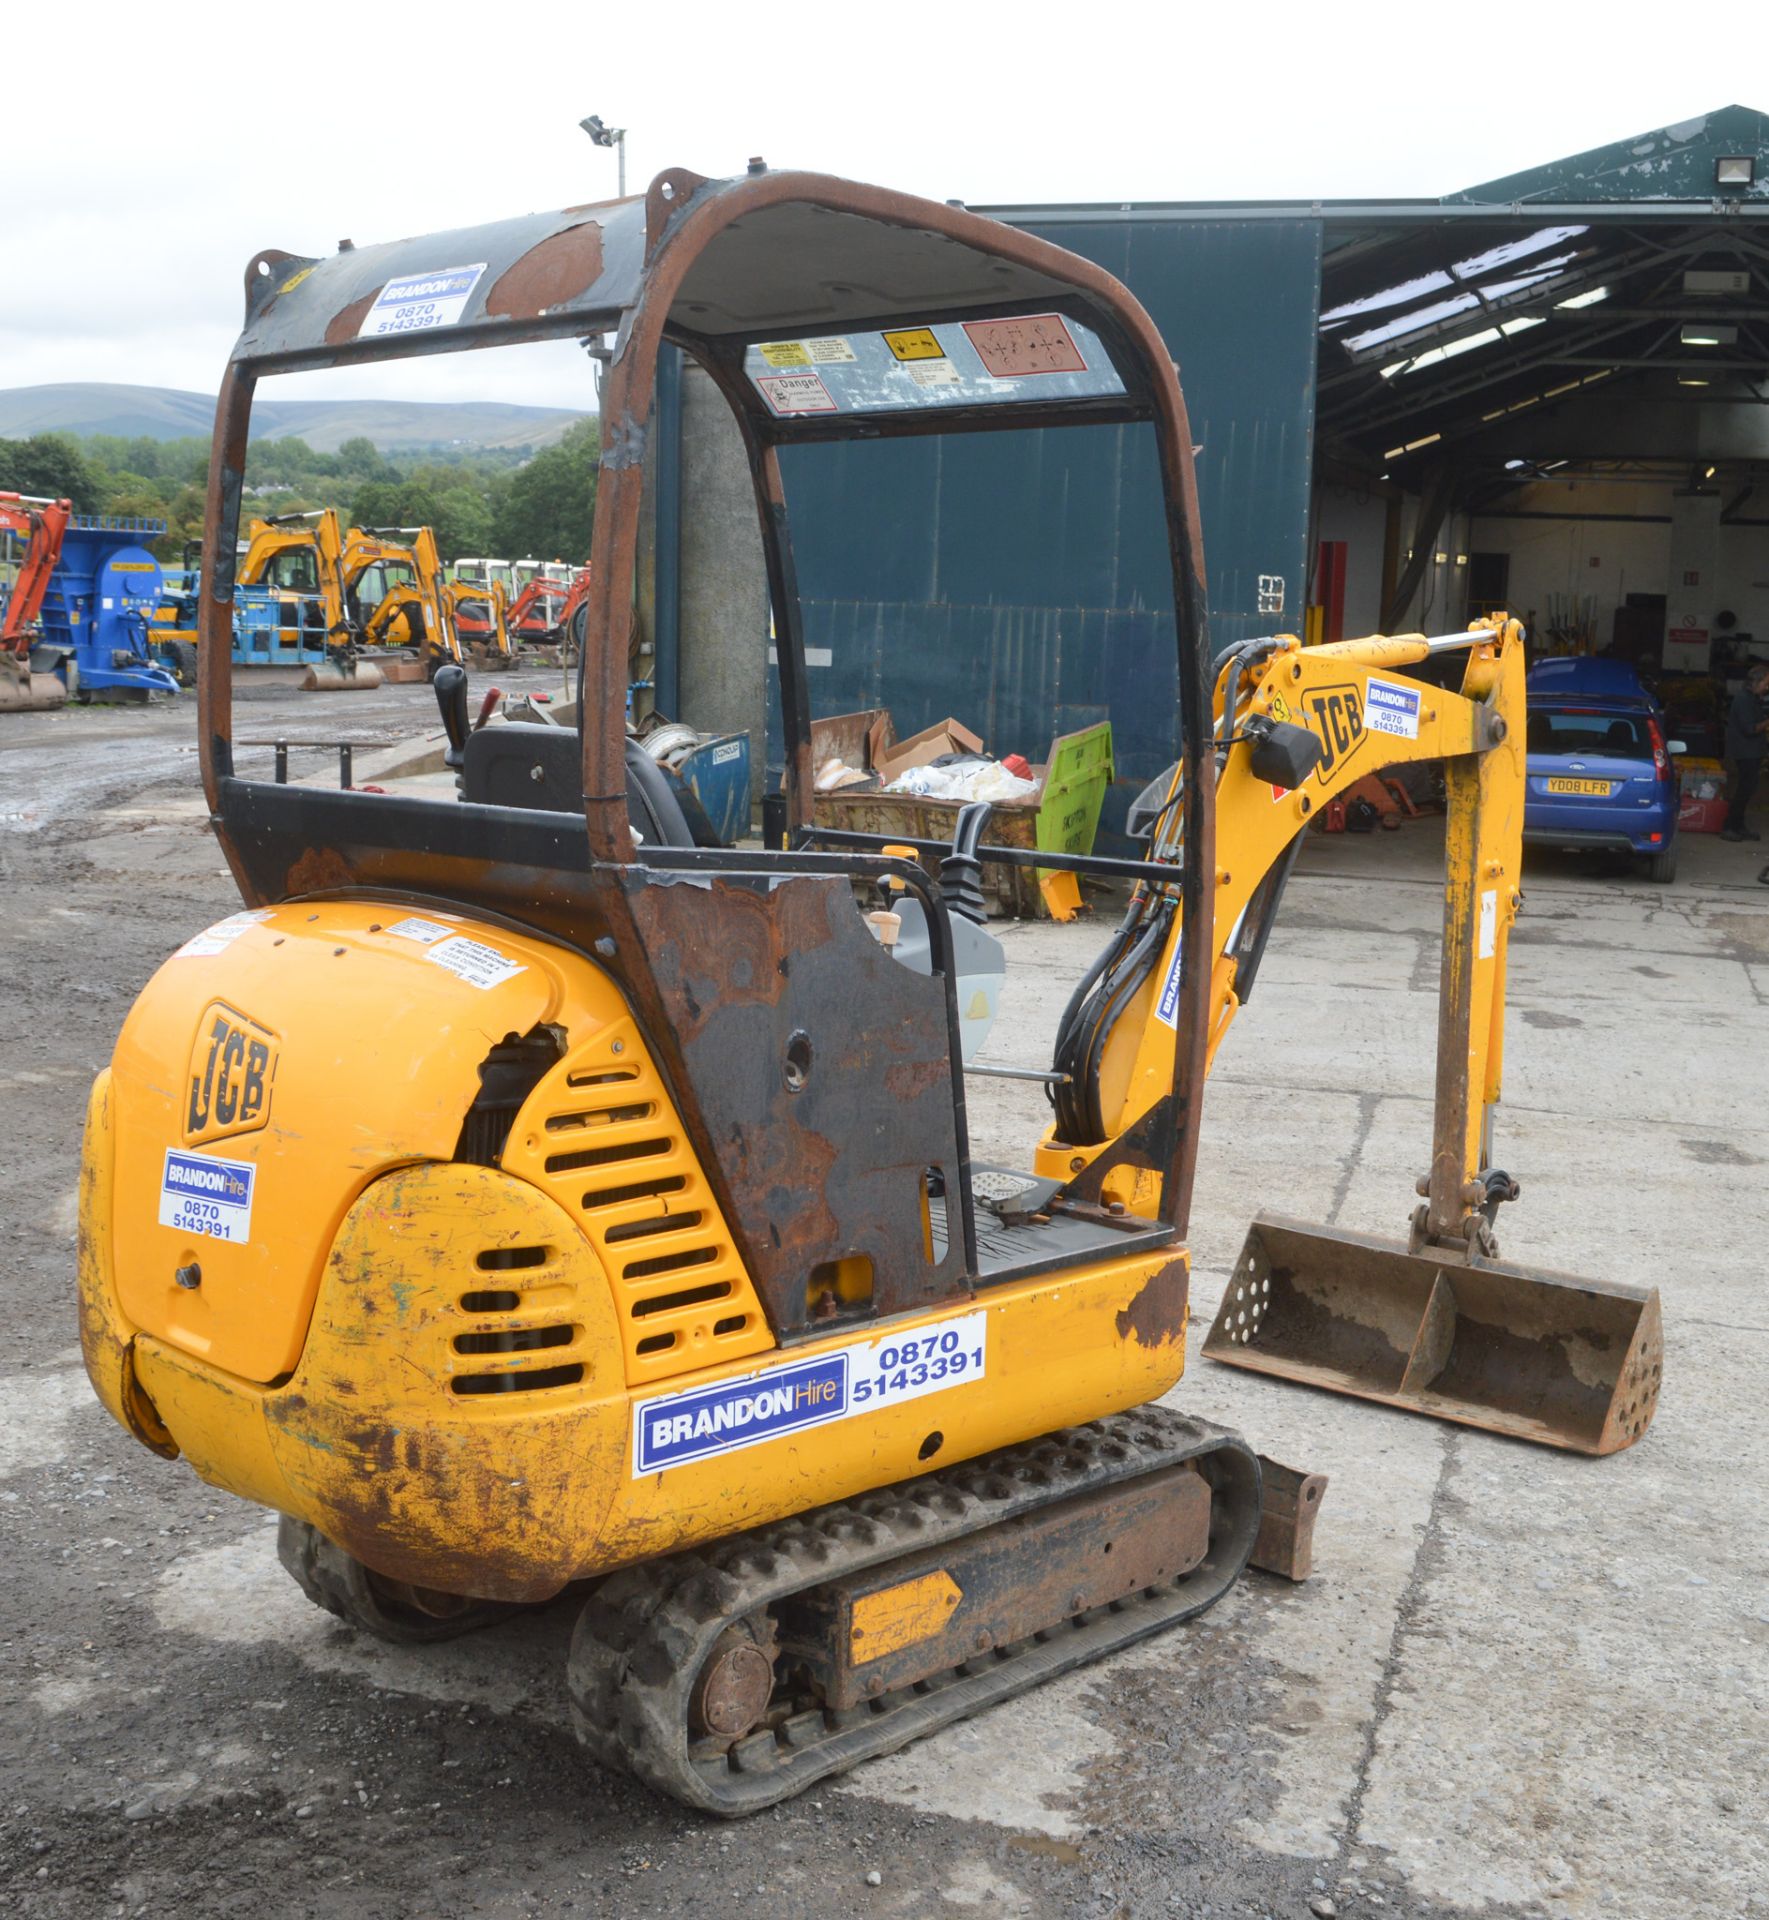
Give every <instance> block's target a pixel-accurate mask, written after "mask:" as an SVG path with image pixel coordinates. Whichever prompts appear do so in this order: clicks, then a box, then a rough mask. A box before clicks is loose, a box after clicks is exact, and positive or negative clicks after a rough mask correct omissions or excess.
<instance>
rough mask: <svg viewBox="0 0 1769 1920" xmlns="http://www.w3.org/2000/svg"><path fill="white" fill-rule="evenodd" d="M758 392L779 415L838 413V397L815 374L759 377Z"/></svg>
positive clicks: (782, 374)
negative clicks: (836, 400)
mask: <svg viewBox="0 0 1769 1920" xmlns="http://www.w3.org/2000/svg"><path fill="white" fill-rule="evenodd" d="M755 383H756V387H757V389H758V391H759V392H760V393H761V396H762V398H763V399H764V400H766V401H767V403H768V405H769V406H770V407H771V408H773V410H774V412H776V413H777V414H789V413H835V412H837V411H838V409H837V407H836V404H835V396H834V395H833V394H832V393H831V392H830V391H829V389H828V388H827V387H826V386H825V385H824V384H823V382H822V381H821V380H820V379H819V378H818V377H817V375H816V374H814V373H758V374H757V375H756V376H755Z"/></svg>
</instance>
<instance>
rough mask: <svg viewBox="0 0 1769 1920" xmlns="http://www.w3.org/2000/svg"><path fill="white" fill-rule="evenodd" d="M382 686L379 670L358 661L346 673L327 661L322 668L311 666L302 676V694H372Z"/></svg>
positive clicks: (369, 664) (362, 661) (368, 663)
mask: <svg viewBox="0 0 1769 1920" xmlns="http://www.w3.org/2000/svg"><path fill="white" fill-rule="evenodd" d="M381 684H382V677H381V669H380V668H379V667H377V666H374V665H373V664H371V663H370V662H369V661H366V660H359V661H357V663H356V664H355V666H353V667H352V668H351V670H350V671H349V672H348V673H346V672H345V671H344V669H343V668H342V667H340V666H337V665H335V664H334V663H333V662H332V661H330V660H328V661H326V662H325V664H324V665H323V666H311V667H309V668H308V669H307V672H306V673H305V674H304V675H303V676H302V680H301V691H302V692H303V693H373V692H374V690H375V689H376V688H377V687H378V686H380V685H381Z"/></svg>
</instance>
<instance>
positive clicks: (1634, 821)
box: [1523, 659, 1683, 881]
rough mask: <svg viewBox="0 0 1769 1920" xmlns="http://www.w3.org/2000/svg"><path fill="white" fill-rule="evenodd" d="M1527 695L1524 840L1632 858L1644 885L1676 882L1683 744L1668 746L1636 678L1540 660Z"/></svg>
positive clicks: (1590, 663)
mask: <svg viewBox="0 0 1769 1920" xmlns="http://www.w3.org/2000/svg"><path fill="white" fill-rule="evenodd" d="M1528 689H1529V738H1528V765H1529V777H1528V784H1527V786H1526V789H1525V796H1524V803H1523V837H1524V839H1525V841H1527V842H1531V843H1533V844H1535V845H1537V846H1544V847H1564V848H1567V849H1569V850H1581V849H1586V848H1595V849H1597V850H1600V851H1609V852H1614V853H1625V854H1629V855H1632V856H1633V857H1634V859H1635V860H1636V861H1637V863H1638V864H1639V866H1640V868H1641V870H1642V871H1643V872H1644V873H1645V874H1646V876H1647V877H1648V878H1649V879H1652V880H1658V881H1668V880H1674V879H1675V878H1676V877H1677V803H1678V787H1679V780H1678V774H1677V768H1676V765H1675V762H1674V760H1673V758H1672V756H1673V755H1675V754H1677V753H1680V752H1682V750H1683V743H1682V742H1681V741H1680V740H1672V741H1667V740H1666V739H1665V730H1664V715H1663V713H1662V712H1661V711H1660V709H1659V706H1658V704H1657V702H1656V701H1655V700H1654V699H1653V697H1652V695H1651V694H1650V693H1648V692H1647V690H1646V688H1645V686H1644V685H1643V684H1642V682H1641V680H1640V676H1639V675H1638V674H1637V673H1636V672H1635V671H1634V669H1633V668H1632V667H1631V666H1629V665H1627V664H1626V663H1625V662H1624V661H1620V660H1592V659H1578V660H1544V661H1541V662H1539V663H1538V664H1537V665H1536V666H1534V667H1532V668H1531V669H1530V673H1529V680H1528Z"/></svg>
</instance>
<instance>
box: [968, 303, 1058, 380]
mask: <svg viewBox="0 0 1769 1920" xmlns="http://www.w3.org/2000/svg"><path fill="white" fill-rule="evenodd" d="M964 330H965V333H966V334H967V335H968V336H969V338H970V343H971V345H972V346H973V347H975V348H976V350H977V358H978V359H979V360H981V361H982V363H983V371H984V372H985V373H987V374H990V375H992V376H993V377H994V378H995V379H997V380H1023V379H1025V378H1026V377H1027V376H1028V375H1029V374H1035V373H1085V372H1086V371H1087V361H1086V359H1085V358H1084V357H1083V355H1082V352H1081V349H1080V348H1079V347H1078V346H1077V345H1076V344H1075V336H1074V335H1073V334H1072V333H1071V332H1070V331H1069V328H1068V323H1067V322H1066V321H1065V320H1064V319H1063V316H1062V315H1061V314H1060V313H1028V314H1023V315H1021V316H1019V317H1018V318H1015V319H1011V320H967V321H965V323H964Z"/></svg>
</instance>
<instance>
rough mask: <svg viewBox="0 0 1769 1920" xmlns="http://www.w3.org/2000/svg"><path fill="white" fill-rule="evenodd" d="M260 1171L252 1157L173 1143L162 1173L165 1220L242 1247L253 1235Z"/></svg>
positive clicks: (206, 1237)
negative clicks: (183, 1148)
mask: <svg viewBox="0 0 1769 1920" xmlns="http://www.w3.org/2000/svg"><path fill="white" fill-rule="evenodd" d="M257 1172H258V1169H257V1168H256V1167H254V1166H253V1165H252V1164H251V1162H250V1161H247V1160H217V1159H216V1158H215V1156H214V1155H213V1154H210V1153H183V1152H180V1151H179V1149H178V1148H176V1147H168V1148H167V1149H166V1165H165V1169H164V1171H163V1172H162V1174H161V1176H160V1225H161V1226H162V1227H173V1228H176V1229H177V1231H178V1232H180V1233H192V1234H196V1235H197V1236H198V1237H199V1238H200V1239H204V1240H227V1241H231V1242H232V1244H233V1245H235V1246H240V1247H243V1246H244V1245H245V1244H246V1242H247V1241H249V1240H250V1239H251V1237H252V1184H253V1180H254V1178H255V1177H256V1175H257Z"/></svg>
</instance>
